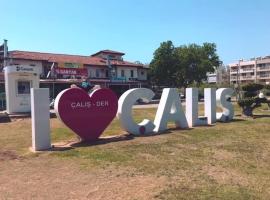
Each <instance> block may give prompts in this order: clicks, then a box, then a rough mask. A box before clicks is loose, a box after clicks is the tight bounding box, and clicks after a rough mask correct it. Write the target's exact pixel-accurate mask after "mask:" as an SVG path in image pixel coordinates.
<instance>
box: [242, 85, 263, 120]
mask: <svg viewBox="0 0 270 200" xmlns="http://www.w3.org/2000/svg"><path fill="white" fill-rule="evenodd" d="M263 87H264V86H263V85H261V84H256V83H249V84H246V85H243V86H242V94H241V95H240V98H239V99H238V101H237V103H238V105H239V106H240V107H241V108H242V114H243V115H244V116H248V117H251V116H253V110H254V109H255V108H257V107H260V106H261V103H267V102H268V101H267V99H266V98H260V97H258V91H259V90H261V89H263Z"/></svg>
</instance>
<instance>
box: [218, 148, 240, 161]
mask: <svg viewBox="0 0 270 200" xmlns="http://www.w3.org/2000/svg"><path fill="white" fill-rule="evenodd" d="M235 157H236V155H235V154H234V153H232V152H229V151H226V150H216V151H215V153H214V155H213V158H214V159H216V160H232V159H234V158H235Z"/></svg>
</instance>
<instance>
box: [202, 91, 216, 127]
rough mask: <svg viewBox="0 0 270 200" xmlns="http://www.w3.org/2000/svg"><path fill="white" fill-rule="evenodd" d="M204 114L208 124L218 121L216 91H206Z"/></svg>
mask: <svg viewBox="0 0 270 200" xmlns="http://www.w3.org/2000/svg"><path fill="white" fill-rule="evenodd" d="M204 113H205V117H207V123H208V124H214V123H215V122H216V121H217V120H216V89H215V88H205V89H204Z"/></svg>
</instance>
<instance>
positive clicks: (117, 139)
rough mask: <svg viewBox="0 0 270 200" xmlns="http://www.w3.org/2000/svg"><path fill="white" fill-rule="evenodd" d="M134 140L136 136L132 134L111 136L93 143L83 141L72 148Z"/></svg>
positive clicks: (74, 144)
mask: <svg viewBox="0 0 270 200" xmlns="http://www.w3.org/2000/svg"><path fill="white" fill-rule="evenodd" d="M132 139H134V136H133V135H131V134H124V135H116V136H109V137H102V138H99V139H98V140H96V141H93V142H87V141H81V142H76V143H73V144H71V145H70V146H71V147H88V146H93V145H95V146H96V145H103V144H108V143H113V142H120V141H128V140H132Z"/></svg>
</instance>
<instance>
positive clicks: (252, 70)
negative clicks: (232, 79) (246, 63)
mask: <svg viewBox="0 0 270 200" xmlns="http://www.w3.org/2000/svg"><path fill="white" fill-rule="evenodd" d="M254 71H255V69H254V68H242V69H240V73H248V72H254Z"/></svg>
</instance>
